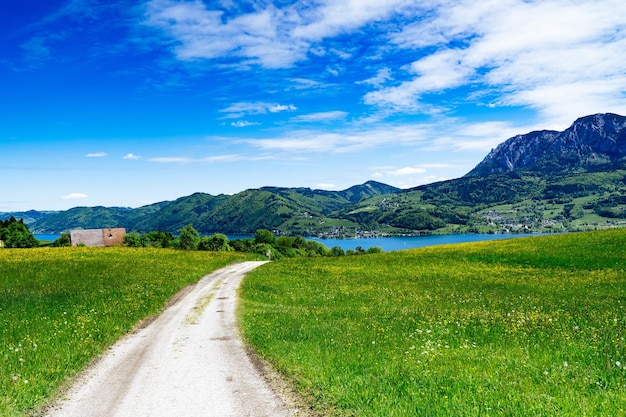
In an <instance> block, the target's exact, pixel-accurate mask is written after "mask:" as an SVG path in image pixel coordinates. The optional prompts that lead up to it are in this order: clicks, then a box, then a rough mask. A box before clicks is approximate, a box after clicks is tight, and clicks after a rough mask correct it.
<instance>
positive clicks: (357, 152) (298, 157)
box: [0, 0, 626, 212]
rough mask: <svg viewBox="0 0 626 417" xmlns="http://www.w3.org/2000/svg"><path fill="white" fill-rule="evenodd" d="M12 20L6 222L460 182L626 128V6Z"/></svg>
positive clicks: (377, 1)
mask: <svg viewBox="0 0 626 417" xmlns="http://www.w3.org/2000/svg"><path fill="white" fill-rule="evenodd" d="M0 22H1V25H2V27H3V30H2V31H1V33H0V92H1V93H0V94H1V98H2V99H1V100H0V146H1V148H0V176H1V178H2V192H1V193H0V211H5V212H6V211H19V210H28V209H37V210H64V209H68V208H71V207H75V206H97V205H104V206H127V207H139V206H142V205H145V204H150V203H154V202H158V201H164V200H172V199H175V198H178V197H182V196H185V195H189V194H192V193H194V192H205V193H210V194H213V195H217V194H222V193H226V194H232V193H236V192H239V191H243V190H245V189H248V188H258V187H262V186H268V185H271V186H284V187H310V188H320V189H329V190H342V189H345V188H348V187H350V186H352V185H356V184H362V183H364V182H366V181H368V180H376V181H380V182H384V183H387V184H391V185H394V186H397V187H400V188H409V187H414V186H417V185H421V184H425V183H430V182H434V181H440V180H445V179H452V178H458V177H460V176H463V175H465V174H466V173H467V172H469V171H470V170H471V169H472V168H473V167H474V166H475V165H476V164H477V163H478V162H480V161H481V160H482V159H483V158H484V157H485V155H486V154H487V153H488V152H489V150H490V149H491V148H493V147H495V146H497V145H498V144H499V143H501V142H503V141H504V140H506V139H507V138H509V137H512V136H514V135H516V134H520V133H526V132H529V131H531V130H537V129H556V130H562V129H565V128H567V127H568V126H569V125H570V124H571V123H572V122H573V121H574V120H575V119H576V118H578V117H581V116H584V115H588V114H594V113H602V112H613V113H618V114H626V2H624V1H623V0H592V1H591V0H590V1H585V0H543V1H530V0H526V1H522V0H484V1H480V2H477V1H473V0H471V1H470V0H449V1H448V0H442V1H434V0H433V1H431V0H412V1H407V0H385V1H383V0H319V1H313V0H304V1H293V0H274V1H271V0H259V1H245V0H241V1H233V0H223V1H219V0H218V1H200V0H195V1H174V0H108V1H101V0H46V1H39V0H23V1H4V2H3V5H2V14H1V16H0Z"/></svg>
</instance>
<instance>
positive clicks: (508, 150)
mask: <svg viewBox="0 0 626 417" xmlns="http://www.w3.org/2000/svg"><path fill="white" fill-rule="evenodd" d="M6 214H10V213H5V215H6ZM35 215H36V214H35V213H31V214H30V217H29V218H31V219H32V218H34V217H35ZM16 218H19V217H18V216H16ZM188 224H192V225H193V226H194V228H195V229H196V230H198V231H199V232H201V233H215V232H219V233H227V234H250V233H254V232H255V231H256V230H258V229H269V230H275V231H278V232H280V233H285V234H299V235H303V236H315V235H316V236H323V237H330V236H334V237H341V236H355V235H356V234H357V233H361V232H362V231H367V232H368V235H394V234H395V235H397V234H423V233H467V232H480V233H488V232H494V233H495V232H502V231H518V232H520V231H524V232H529V231H543V232H545V231H566V230H584V229H590V228H603V227H615V226H621V225H623V226H626V118H625V117H623V116H619V115H616V114H596V115H591V116H586V117H582V118H580V119H578V120H576V121H575V122H574V123H573V124H572V125H571V126H570V127H569V128H568V129H566V130H564V131H562V132H557V131H549V130H544V131H536V132H530V133H527V134H523V135H518V136H515V137H513V138H510V139H508V140H506V141H505V142H504V143H502V144H501V145H499V146H498V147H497V148H496V149H494V150H492V151H491V152H490V153H489V154H488V155H487V156H486V157H485V159H484V160H483V161H482V162H480V163H479V164H478V165H477V166H476V167H475V168H474V169H473V170H472V171H470V172H469V173H468V174H467V175H465V176H463V177H461V178H458V179H454V180H448V181H442V182H437V183H433V184H427V185H422V186H419V187H415V188H411V189H407V190H401V189H398V188H395V187H392V186H389V185H386V184H382V183H379V182H375V181H368V182H366V183H365V184H362V185H355V186H353V187H350V188H348V189H346V190H343V191H325V190H312V189H310V188H303V187H301V188H283V187H262V188H259V189H250V190H245V191H242V192H240V193H237V194H234V195H218V196H213V195H210V194H205V193H196V194H192V195H190V196H186V197H181V198H179V199H177V200H175V201H165V202H161V203H156V204H153V205H150V206H145V207H140V208H137V209H129V208H115V207H113V208H106V207H76V208H73V209H71V210H67V211H65V212H59V213H46V214H45V215H42V216H41V217H40V218H38V219H37V220H34V221H32V223H31V224H30V225H29V228H30V229H31V230H32V231H34V232H35V233H60V232H63V231H68V230H72V229H77V228H103V227H125V228H126V229H127V230H136V231H139V232H147V231H152V230H160V231H169V232H177V231H178V230H180V229H182V228H183V227H184V226H186V225H188Z"/></svg>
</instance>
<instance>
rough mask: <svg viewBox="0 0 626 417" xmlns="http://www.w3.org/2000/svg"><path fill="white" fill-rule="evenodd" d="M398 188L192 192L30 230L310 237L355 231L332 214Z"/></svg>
mask: <svg viewBox="0 0 626 417" xmlns="http://www.w3.org/2000/svg"><path fill="white" fill-rule="evenodd" d="M399 191H401V190H400V189H399V188H395V187H392V186H390V185H386V184H382V183H380V182H376V181H368V182H366V183H365V184H362V185H356V186H353V187H350V188H348V189H346V190H343V191H325V190H312V189H310V188H282V187H262V188H259V189H250V190H246V191H242V192H240V193H237V194H234V195H218V196H213V195H210V194H205V193H195V194H192V195H190V196H186V197H181V198H179V199H177V200H175V201H169V202H162V203H157V204H153V205H151V206H145V207H140V208H138V209H128V208H115V207H114V208H107V207H76V208H73V209H70V210H67V211H64V212H60V213H56V214H54V215H50V216H47V217H45V218H43V219H41V220H40V221H37V222H35V223H34V224H32V226H31V230H33V231H34V232H36V233H60V232H65V231H69V230H72V229H77V228H84V229H87V228H105V227H125V228H126V229H127V230H137V231H144V232H145V231H151V230H162V231H170V232H176V231H178V230H180V229H181V228H183V227H184V226H186V225H188V224H193V226H194V228H196V229H197V230H198V231H200V232H202V233H214V232H220V233H229V234H248V233H254V232H255V231H256V230H258V229H270V230H281V231H284V232H285V233H297V234H309V233H312V232H314V230H313V229H317V228H318V227H317V226H318V225H319V224H326V225H328V224H330V225H335V224H336V225H337V226H338V227H340V226H350V227H353V228H354V227H358V224H357V223H353V222H352V221H350V220H338V219H336V214H335V213H339V212H341V211H342V210H345V209H346V208H347V207H350V206H351V205H352V204H353V203H354V202H356V201H360V200H362V199H367V198H372V197H375V196H380V195H385V194H389V193H396V192H399Z"/></svg>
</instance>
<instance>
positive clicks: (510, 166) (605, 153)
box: [467, 113, 626, 177]
mask: <svg viewBox="0 0 626 417" xmlns="http://www.w3.org/2000/svg"><path fill="white" fill-rule="evenodd" d="M624 167H626V117H624V116H619V115H617V114H611V113H606V114H595V115H592V116H586V117H581V118H580V119H578V120H576V121H575V122H574V123H573V124H572V125H571V126H570V127H569V128H568V129H566V130H564V131H562V132H556V131H551V130H542V131H537V132H531V133H528V134H525V135H518V136H515V137H512V138H510V139H508V140H507V141H505V142H504V143H502V144H500V145H499V146H498V147H497V148H496V149H494V150H492V151H491V152H490V153H489V154H488V155H487V157H486V158H485V159H484V160H483V161H482V162H481V163H479V164H478V165H477V166H476V167H475V168H474V169H473V170H472V171H470V172H469V173H468V174H467V175H468V176H473V177H477V176H484V175H488V174H495V173H504V172H519V171H534V172H540V173H543V174H546V173H559V172H564V171H573V170H578V171H580V170H584V171H600V170H607V169H615V168H624Z"/></svg>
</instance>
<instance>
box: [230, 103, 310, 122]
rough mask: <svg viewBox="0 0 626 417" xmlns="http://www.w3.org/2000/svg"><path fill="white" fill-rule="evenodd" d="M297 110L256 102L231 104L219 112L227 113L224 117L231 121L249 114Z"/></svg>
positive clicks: (278, 104) (290, 105)
mask: <svg viewBox="0 0 626 417" xmlns="http://www.w3.org/2000/svg"><path fill="white" fill-rule="evenodd" d="M297 109H298V108H297V107H296V106H294V105H293V104H280V103H267V102H262V101H257V102H240V103H233V104H231V105H230V106H228V107H226V108H225V109H222V110H220V112H222V113H227V114H226V117H227V118H229V119H233V118H239V117H242V116H245V115H249V114H268V113H280V112H284V111H295V110H297Z"/></svg>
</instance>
